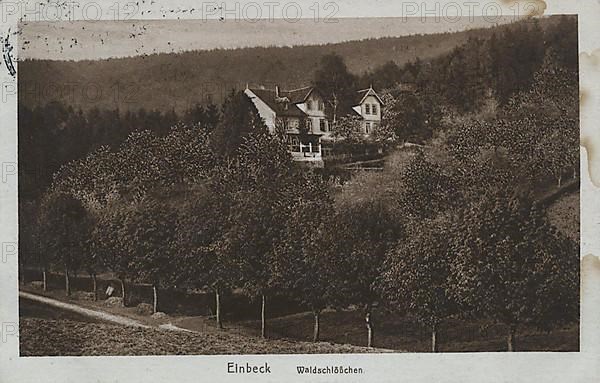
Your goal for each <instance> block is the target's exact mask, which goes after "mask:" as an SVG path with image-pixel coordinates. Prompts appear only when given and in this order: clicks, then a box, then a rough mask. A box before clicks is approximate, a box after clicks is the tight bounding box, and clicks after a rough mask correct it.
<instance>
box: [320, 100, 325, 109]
mask: <svg viewBox="0 0 600 383" xmlns="http://www.w3.org/2000/svg"><path fill="white" fill-rule="evenodd" d="M319 110H325V103H323V101H322V100H321V101H319Z"/></svg>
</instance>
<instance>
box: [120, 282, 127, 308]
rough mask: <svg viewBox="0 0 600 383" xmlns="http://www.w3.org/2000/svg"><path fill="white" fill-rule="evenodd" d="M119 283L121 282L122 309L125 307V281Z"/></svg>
mask: <svg viewBox="0 0 600 383" xmlns="http://www.w3.org/2000/svg"><path fill="white" fill-rule="evenodd" d="M119 282H121V297H122V298H123V307H125V298H126V295H125V281H124V280H123V279H119Z"/></svg>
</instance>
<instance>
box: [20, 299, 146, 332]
mask: <svg viewBox="0 0 600 383" xmlns="http://www.w3.org/2000/svg"><path fill="white" fill-rule="evenodd" d="M19 297H22V298H26V299H29V300H32V301H36V302H40V303H44V304H46V305H49V306H53V307H58V308H61V309H64V310H69V311H73V312H76V313H78V314H82V315H86V316H89V317H92V318H96V319H100V320H103V321H107V322H113V323H118V324H120V325H123V326H133V327H141V328H151V327H150V326H148V325H145V324H143V323H141V322H139V321H137V320H135V319H131V318H127V317H124V316H121V315H114V314H109V313H107V312H104V311H96V310H90V309H86V308H84V307H81V306H78V305H74V304H71V303H65V302H61V301H58V300H56V299H52V298H47V297H43V296H41V295H36V294H30V293H26V292H24V291H19Z"/></svg>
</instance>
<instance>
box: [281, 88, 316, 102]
mask: <svg viewBox="0 0 600 383" xmlns="http://www.w3.org/2000/svg"><path fill="white" fill-rule="evenodd" d="M314 89H315V88H313V87H312V86H305V87H303V88H299V89H293V90H283V91H281V92H280V95H281V96H285V97H287V98H289V99H290V101H291V102H293V103H294V104H299V103H301V102H304V101H306V99H307V98H308V96H309V95H310V94H311V93H312V91H313V90H314Z"/></svg>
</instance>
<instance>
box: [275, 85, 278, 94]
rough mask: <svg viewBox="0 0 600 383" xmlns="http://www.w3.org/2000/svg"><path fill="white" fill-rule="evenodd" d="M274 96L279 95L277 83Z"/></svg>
mask: <svg viewBox="0 0 600 383" xmlns="http://www.w3.org/2000/svg"><path fill="white" fill-rule="evenodd" d="M275 97H279V85H275Z"/></svg>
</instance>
